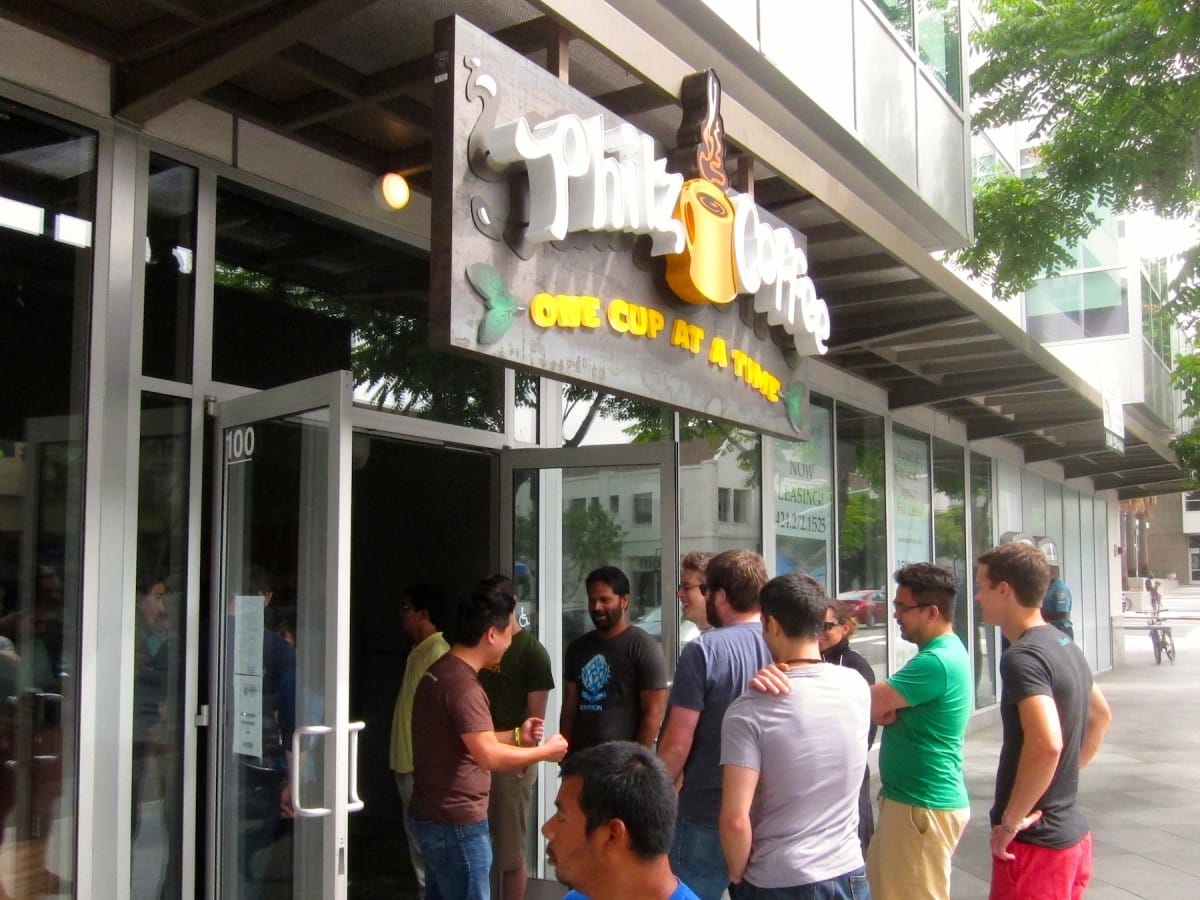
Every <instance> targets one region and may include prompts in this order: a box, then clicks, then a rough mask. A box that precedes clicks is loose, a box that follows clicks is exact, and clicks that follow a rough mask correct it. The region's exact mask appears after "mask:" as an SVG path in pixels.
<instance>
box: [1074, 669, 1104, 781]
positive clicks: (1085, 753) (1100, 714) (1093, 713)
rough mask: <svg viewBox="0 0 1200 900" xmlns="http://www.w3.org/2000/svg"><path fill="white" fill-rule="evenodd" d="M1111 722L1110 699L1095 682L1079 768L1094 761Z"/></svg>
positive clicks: (1090, 699)
mask: <svg viewBox="0 0 1200 900" xmlns="http://www.w3.org/2000/svg"><path fill="white" fill-rule="evenodd" d="M1111 724H1112V710H1111V709H1109V708H1108V701H1107V700H1105V699H1104V695H1103V694H1102V693H1100V688H1099V687H1098V686H1097V685H1095V684H1093V685H1092V693H1091V695H1090V696H1089V697H1088V719H1087V728H1085V729H1084V732H1083V742H1082V743H1081V744H1080V747H1079V768H1081V769H1082V768H1083V767H1084V766H1086V765H1087V764H1088V763H1090V762H1091V761H1092V757H1094V756H1095V755H1096V752H1097V751H1098V750H1099V749H1100V745H1101V744H1102V743H1104V735H1105V734H1106V733H1107V732H1108V726H1109V725H1111Z"/></svg>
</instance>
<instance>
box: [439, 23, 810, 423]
mask: <svg viewBox="0 0 1200 900" xmlns="http://www.w3.org/2000/svg"><path fill="white" fill-rule="evenodd" d="M437 35H438V36H437V41H438V45H437V46H438V51H437V54H436V66H435V69H436V71H435V85H436V87H435V90H436V116H437V123H436V124H437V128H436V133H435V146H434V152H435V167H434V203H433V208H434V216H433V229H432V233H433V248H432V250H433V263H432V267H433V288H432V290H433V293H432V297H431V315H432V333H433V339H434V341H435V343H437V344H438V345H440V346H444V347H447V348H449V349H452V350H456V351H460V352H466V353H472V354H480V355H484V356H487V357H489V358H492V359H495V360H498V361H500V362H502V363H504V364H506V365H512V366H516V367H520V368H525V369H530V370H533V371H537V372H541V373H543V374H547V375H550V376H552V377H556V378H562V379H567V380H571V381H576V382H583V383H587V384H591V385H594V386H596V387H597V388H600V389H604V390H612V391H616V392H620V393H625V394H629V395H632V396H635V397H639V398H645V399H647V400H650V401H652V402H656V403H660V404H662V405H665V406H670V407H675V408H679V409H683V410H687V411H691V412H695V413H699V414H701V415H708V416H713V417H715V418H720V419H725V420H729V421H733V422H736V423H739V424H743V425H746V426H749V427H751V428H754V429H756V430H760V431H765V432H773V433H776V434H782V435H785V436H789V437H792V438H793V439H794V438H796V437H797V436H800V435H801V434H802V432H803V429H804V423H803V406H804V403H805V401H806V398H807V390H806V388H805V385H804V384H803V382H802V381H801V379H800V377H799V374H798V366H799V365H800V363H801V361H802V359H803V358H804V357H805V356H809V355H814V354H820V353H824V352H825V348H826V341H827V339H828V337H829V311H828V309H827V307H826V305H825V303H824V301H823V300H821V299H820V298H819V297H818V294H817V289H816V287H815V285H814V284H813V281H812V279H811V278H810V277H809V275H808V257H807V252H806V250H807V248H806V246H805V241H804V238H803V236H802V235H800V234H799V233H797V232H795V231H794V230H792V229H791V228H789V227H788V226H787V225H786V224H784V223H782V222H780V221H779V220H777V219H775V218H774V217H773V216H772V215H771V214H770V213H768V212H767V211H766V210H763V209H761V208H760V207H758V206H756V205H755V204H754V203H753V201H752V200H751V199H750V198H749V197H748V196H746V195H740V194H737V193H736V192H733V191H731V190H729V188H728V178H727V176H726V174H725V171H724V136H723V130H722V125H721V121H720V108H719V101H720V85H719V82H718V81H717V79H716V77H715V75H713V74H712V73H711V72H707V73H698V74H697V75H695V76H691V77H689V78H688V79H686V80H685V83H684V86H683V90H682V92H681V100H682V103H683V106H684V110H683V116H682V125H681V127H680V129H679V134H678V136H677V138H676V144H677V146H676V148H675V150H674V152H673V153H672V154H671V159H670V160H668V158H667V154H665V153H663V152H660V151H658V150H657V149H656V145H655V142H654V140H653V139H652V138H651V137H650V136H649V135H647V134H645V133H643V132H641V131H640V130H638V129H637V128H635V127H634V126H633V125H631V124H630V123H628V122H625V121H623V120H621V119H619V118H618V117H616V116H614V115H613V114H612V113H610V112H608V111H606V110H605V109H603V108H602V107H600V106H599V105H598V104H596V103H595V102H594V101H592V100H591V99H590V98H588V97H587V96H585V95H583V94H581V93H579V92H578V91H575V90H573V89H572V88H570V87H569V86H568V85H566V84H564V83H563V82H561V81H560V80H558V79H556V78H554V77H552V76H551V75H550V74H549V73H548V72H546V71H545V70H543V69H541V68H540V67H539V66H537V65H536V64H534V63H533V62H531V61H529V60H528V59H526V58H525V57H523V56H521V55H519V54H517V53H515V52H513V51H512V50H509V49H508V48H507V47H504V46H503V45H501V44H499V43H497V42H496V41H494V40H493V39H492V38H491V37H490V36H488V35H487V34H486V33H484V32H482V31H480V30H478V29H476V28H475V27H474V26H472V25H470V24H468V23H466V22H464V21H462V20H460V19H447V20H444V21H443V22H441V23H439V25H438V32H437Z"/></svg>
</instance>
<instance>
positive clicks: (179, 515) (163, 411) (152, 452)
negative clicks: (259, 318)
mask: <svg viewBox="0 0 1200 900" xmlns="http://www.w3.org/2000/svg"><path fill="white" fill-rule="evenodd" d="M190 419H191V414H190V404H189V402H188V401H186V400H178V399H170V398H166V397H155V396H152V395H146V396H145V397H143V399H142V416H141V441H140V445H139V457H138V553H137V588H136V596H135V597H134V600H133V603H134V614H133V617H132V621H133V626H132V628H133V648H134V649H133V772H132V779H131V781H132V800H131V802H132V809H131V817H130V821H131V823H132V835H131V837H132V840H133V865H132V870H131V880H132V895H133V896H134V897H156V898H160V900H169V898H173V897H179V896H180V890H181V887H182V886H181V884H180V872H179V859H180V850H181V846H182V845H181V842H180V841H181V836H180V828H181V825H182V820H181V809H180V801H181V799H182V790H183V788H182V784H183V749H184V746H183V734H184V731H183V723H184V716H183V705H184V671H185V666H184V646H185V640H184V639H185V630H184V623H185V622H186V619H187V607H186V595H185V594H184V592H183V587H184V585H185V584H186V582H187V519H188V468H189V465H188V460H189V443H190V440H189V437H188V435H189V425H190Z"/></svg>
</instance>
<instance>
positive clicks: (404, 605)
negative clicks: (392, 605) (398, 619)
mask: <svg viewBox="0 0 1200 900" xmlns="http://www.w3.org/2000/svg"><path fill="white" fill-rule="evenodd" d="M412 608H413V606H412V604H411V603H401V604H400V612H411V611H412Z"/></svg>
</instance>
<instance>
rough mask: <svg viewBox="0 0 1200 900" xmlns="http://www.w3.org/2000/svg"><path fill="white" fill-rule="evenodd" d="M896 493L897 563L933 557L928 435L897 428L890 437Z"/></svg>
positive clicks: (926, 559) (893, 481)
mask: <svg viewBox="0 0 1200 900" xmlns="http://www.w3.org/2000/svg"><path fill="white" fill-rule="evenodd" d="M892 486H893V490H894V491H895V497H896V513H895V514H896V518H895V525H896V565H897V566H907V565H908V564H909V563H915V562H929V561H930V560H931V559H933V544H932V535H931V534H930V532H929V523H930V518H929V517H930V487H931V485H930V480H929V438H928V437H926V436H925V435H923V434H920V433H919V432H915V431H907V430H905V429H901V428H897V429H896V430H895V434H894V435H893V440H892Z"/></svg>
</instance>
